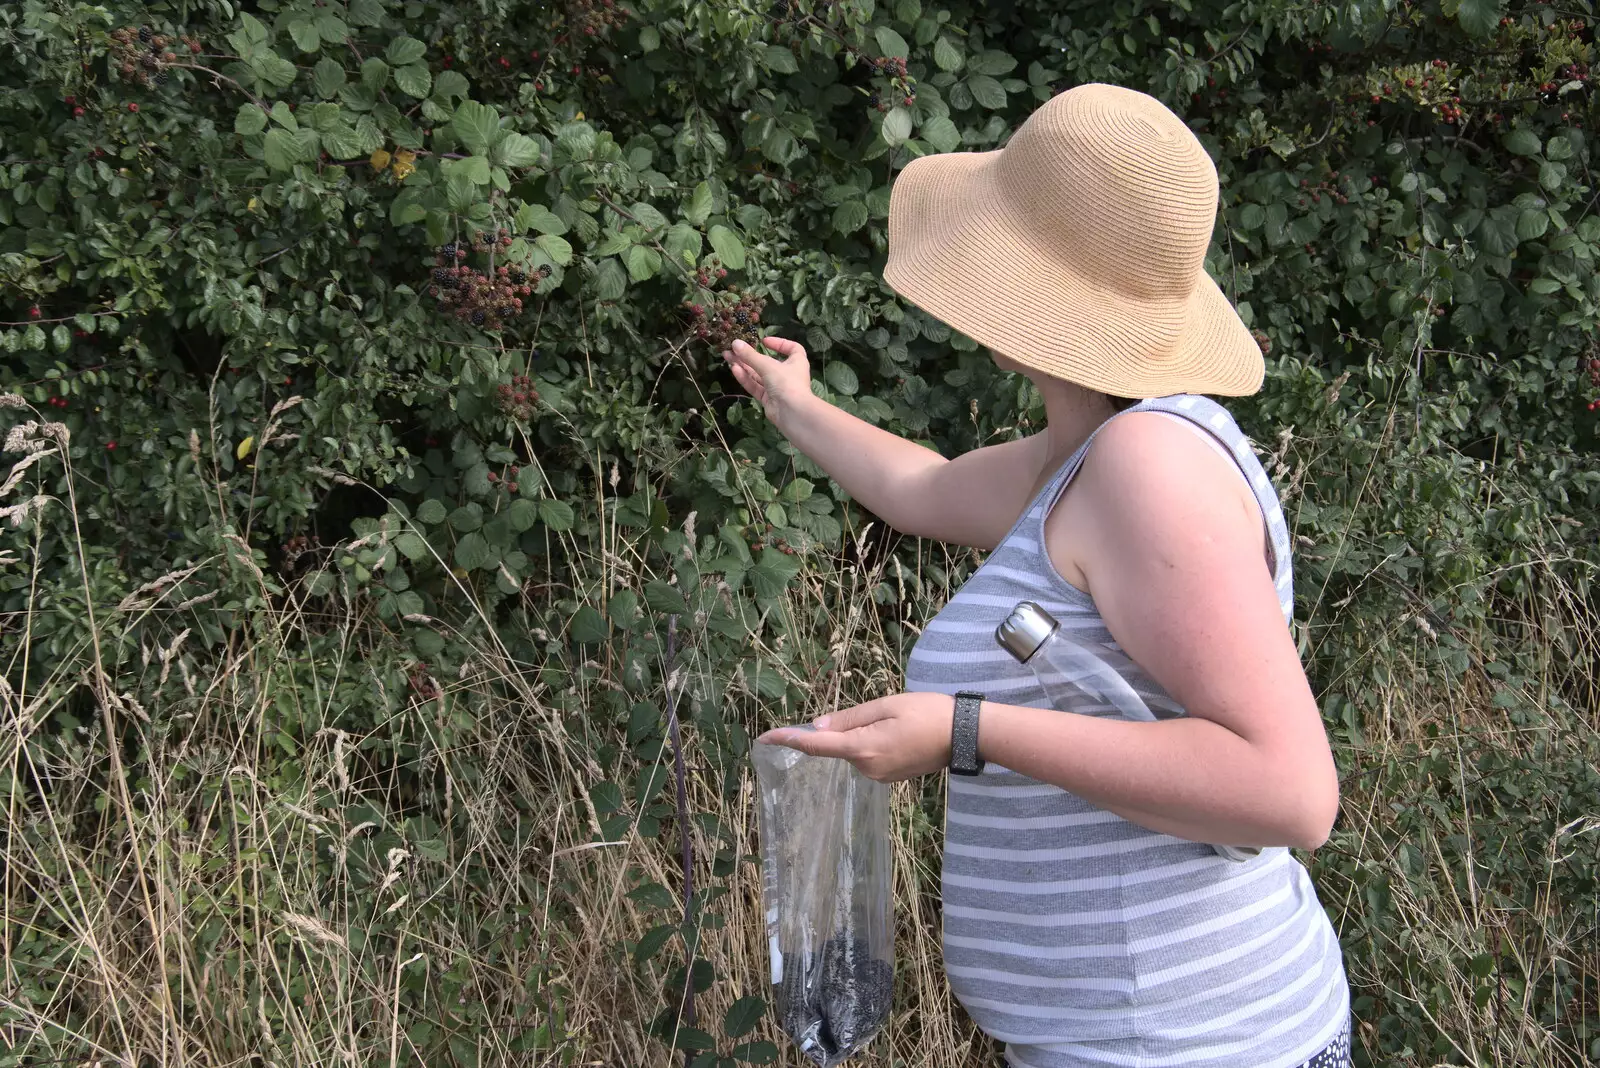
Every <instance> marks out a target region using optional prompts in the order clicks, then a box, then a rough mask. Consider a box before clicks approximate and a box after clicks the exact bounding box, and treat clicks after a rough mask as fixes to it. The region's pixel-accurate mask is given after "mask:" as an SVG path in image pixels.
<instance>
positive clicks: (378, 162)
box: [367, 148, 390, 171]
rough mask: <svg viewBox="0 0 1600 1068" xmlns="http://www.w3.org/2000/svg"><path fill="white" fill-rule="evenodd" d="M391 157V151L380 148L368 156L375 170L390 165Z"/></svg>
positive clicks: (368, 160)
mask: <svg viewBox="0 0 1600 1068" xmlns="http://www.w3.org/2000/svg"><path fill="white" fill-rule="evenodd" d="M389 159H390V156H389V153H388V152H386V151H384V150H383V149H381V148H380V149H378V150H376V151H375V152H373V153H372V155H371V156H370V157H368V159H367V162H368V163H370V164H372V169H373V170H375V171H381V170H383V169H385V168H386V167H388V166H389Z"/></svg>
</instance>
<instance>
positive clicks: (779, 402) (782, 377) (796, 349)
mask: <svg viewBox="0 0 1600 1068" xmlns="http://www.w3.org/2000/svg"><path fill="white" fill-rule="evenodd" d="M761 343H762V344H763V345H765V346H766V347H767V348H769V349H771V350H772V351H773V352H776V353H778V354H779V355H780V356H782V357H783V359H777V358H775V357H772V356H768V355H767V354H766V353H764V352H760V351H758V350H757V349H756V348H755V347H754V346H752V345H749V344H747V343H745V342H743V341H735V342H734V343H733V348H732V349H729V350H727V351H725V352H723V354H722V358H723V359H725V360H727V361H728V366H729V367H731V368H732V369H733V377H734V378H735V379H737V380H738V382H739V385H741V386H743V387H744V389H745V392H746V393H749V394H750V395H751V396H752V397H754V398H755V399H756V400H758V401H760V402H761V407H762V409H763V410H764V411H765V412H766V413H767V418H768V419H771V420H772V422H773V423H774V424H775V425H776V426H777V427H778V429H779V430H783V428H784V420H785V418H786V417H787V416H790V415H793V414H794V410H795V408H796V407H798V406H799V404H800V403H801V401H803V400H806V399H809V398H810V397H812V396H813V394H812V392H811V363H810V361H808V360H807V359H806V348H805V346H804V345H802V344H800V342H798V341H790V340H788V339H787V338H781V337H764V338H762V339H761Z"/></svg>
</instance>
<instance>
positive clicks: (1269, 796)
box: [978, 701, 1338, 849]
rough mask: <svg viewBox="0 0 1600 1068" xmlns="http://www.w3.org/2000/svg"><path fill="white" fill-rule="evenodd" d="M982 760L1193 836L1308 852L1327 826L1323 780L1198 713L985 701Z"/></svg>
mask: <svg viewBox="0 0 1600 1068" xmlns="http://www.w3.org/2000/svg"><path fill="white" fill-rule="evenodd" d="M981 716H982V718H981V720H980V727H979V732H978V745H979V752H980V754H981V756H982V757H983V759H984V760H987V761H992V762H994V763H996V764H999V765H1001V766H1002V767H1006V768H1009V769H1011V770H1012V771H1015V772H1018V773H1019V774H1022V775H1026V776H1028V777H1029V778H1032V779H1038V780H1039V781H1040V782H1046V783H1050V784H1052V785H1055V786H1059V787H1061V788H1062V789H1064V790H1069V791H1071V792H1072V793H1075V794H1077V795H1078V796H1080V797H1082V798H1084V799H1085V800H1088V801H1091V802H1093V803H1094V804H1096V805H1098V806H1100V807H1101V808H1103V809H1106V810H1107V811H1109V812H1114V813H1116V814H1117V815H1119V816H1121V817H1123V818H1124V819H1126V820H1129V821H1130V822H1132V823H1137V824H1139V825H1140V826H1141V827H1147V828H1149V829H1150V830H1153V831H1160V832H1162V833H1163V834H1170V835H1173V836H1175V837H1178V838H1184V839H1187V840H1189V841H1194V842H1206V843H1210V844H1215V845H1235V846H1295V847H1297V848H1301V849H1315V848H1316V847H1317V846H1319V845H1321V844H1322V843H1323V842H1324V841H1325V840H1326V839H1327V836H1328V832H1329V831H1330V830H1331V825H1332V816H1331V815H1330V814H1329V809H1330V807H1331V808H1336V807H1337V799H1338V793H1337V789H1338V788H1337V784H1336V783H1335V784H1333V802H1334V804H1333V805H1332V806H1330V805H1328V803H1327V797H1326V795H1327V793H1328V786H1327V784H1323V783H1300V782H1295V781H1293V780H1292V779H1291V777H1290V774H1288V773H1286V771H1285V768H1284V766H1283V765H1284V762H1283V761H1281V760H1279V759H1277V758H1276V757H1274V756H1273V755H1272V754H1268V753H1265V752H1262V751H1261V750H1260V749H1258V748H1257V747H1256V746H1254V745H1252V744H1251V743H1250V742H1248V741H1246V740H1245V739H1243V738H1241V737H1239V736H1238V735H1237V734H1235V733H1233V732H1232V731H1230V730H1228V729H1227V728H1226V727H1224V726H1222V725H1221V724H1218V723H1214V722H1212V721H1210V720H1207V719H1201V718H1198V717H1183V718H1179V719H1169V720H1162V721H1160V722H1157V723H1134V722H1129V721H1127V720H1116V719H1101V718H1098V717H1094V716H1084V715H1078V714H1074V713H1070V712H1058V711H1056V710H1054V709H1046V708H1027V707H1023V706H1019V705H1004V704H998V703H996V702H992V701H985V702H984V704H983V710H982V713H981Z"/></svg>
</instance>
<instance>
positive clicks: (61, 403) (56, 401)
mask: <svg viewBox="0 0 1600 1068" xmlns="http://www.w3.org/2000/svg"><path fill="white" fill-rule="evenodd" d="M45 403H46V404H48V405H50V407H52V408H65V407H66V406H67V398H65V397H51V398H50V399H49V400H47V401H45Z"/></svg>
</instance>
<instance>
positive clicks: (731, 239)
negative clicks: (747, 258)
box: [706, 226, 744, 271]
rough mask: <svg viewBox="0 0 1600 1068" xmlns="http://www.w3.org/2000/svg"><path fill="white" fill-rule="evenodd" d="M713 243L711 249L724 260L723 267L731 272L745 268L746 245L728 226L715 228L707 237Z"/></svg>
mask: <svg viewBox="0 0 1600 1068" xmlns="http://www.w3.org/2000/svg"><path fill="white" fill-rule="evenodd" d="M706 238H707V240H709V241H710V242H711V248H712V250H713V251H714V252H716V254H717V255H718V256H720V257H721V258H722V265H723V266H724V267H726V268H728V270H730V271H737V270H739V269H740V268H742V267H743V266H744V243H743V242H742V241H740V240H739V235H738V234H735V233H734V232H733V231H732V230H730V229H728V228H727V227H726V226H713V227H712V228H711V232H710V233H709V234H707V235H706Z"/></svg>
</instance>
